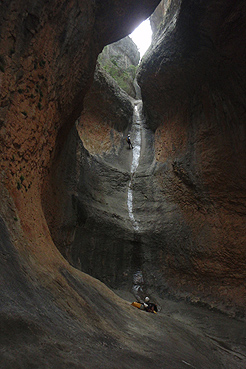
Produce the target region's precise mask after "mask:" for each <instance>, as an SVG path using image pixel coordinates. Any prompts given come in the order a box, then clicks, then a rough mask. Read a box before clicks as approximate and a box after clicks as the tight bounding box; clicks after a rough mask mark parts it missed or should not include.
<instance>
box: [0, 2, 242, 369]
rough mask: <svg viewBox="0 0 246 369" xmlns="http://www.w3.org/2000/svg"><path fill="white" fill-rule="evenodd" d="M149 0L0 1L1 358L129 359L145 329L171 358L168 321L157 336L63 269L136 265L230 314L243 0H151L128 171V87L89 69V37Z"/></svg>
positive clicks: (234, 304)
mask: <svg viewBox="0 0 246 369" xmlns="http://www.w3.org/2000/svg"><path fill="white" fill-rule="evenodd" d="M158 3H159V1H153V0H152V1H150V0H144V1H143V0H142V1H136V0H135V1H133V2H129V1H126V2H122V1H119V0H115V1H113V0H111V1H110V0H109V1H106V2H102V1H90V0H87V1H79V2H77V1H73V0H71V1H63V0H62V1H58V0H53V1H49V2H47V1H44V0H37V1H34V2H33V1H19V2H15V1H1V3H0V7H1V8H0V37H1V39H0V40H1V44H0V87H1V102H0V144H1V146H0V154H1V184H0V193H1V203H0V212H1V221H0V230H1V232H0V250H1V258H0V263H1V312H0V319H1V324H0V327H1V344H2V345H1V357H0V358H1V365H2V366H3V367H4V366H5V368H9V367H11V368H14V367H16V368H17V367H28V366H31V367H39V368H40V367H53V365H54V362H55V363H56V364H55V365H56V367H57V368H68V367H73V368H74V367H75V368H81V367H82V366H84V367H90V365H91V367H94V368H97V367H100V365H101V366H102V365H103V367H105V368H111V367H112V360H113V358H114V359H115V358H118V357H119V353H120V359H121V363H122V365H124V364H125V366H126V367H127V365H128V367H129V365H131V364H132V365H131V366H135V367H139V368H140V367H143V366H144V365H146V363H153V361H152V359H151V356H152V352H153V350H154V348H153V347H158V350H160V349H159V347H160V342H159V336H161V337H162V341H161V342H162V343H161V345H162V346H161V348H162V350H161V354H160V353H159V352H158V353H157V351H155V353H156V357H157V359H156V360H157V361H156V362H157V363H158V365H159V367H162V365H163V356H160V355H165V352H166V348H167V345H168V344H169V342H171V341H172V344H170V347H169V351H168V352H169V353H172V355H171V354H170V357H171V358H167V361H166V362H167V363H168V364H167V365H169V367H171V366H172V360H175V363H176V364H175V365H173V367H177V368H179V367H180V362H181V359H180V357H179V356H177V357H175V358H174V359H173V357H174V356H175V355H176V354H175V353H174V352H175V350H174V349H173V348H174V347H176V342H177V338H176V337H179V334H177V332H176V333H175V339H174V338H173V340H171V339H168V340H167V338H166V337H167V336H168V335H167V332H166V331H165V332H164V333H163V332H162V328H163V327H164V323H163V325H160V324H159V322H158V321H156V322H155V321H154V320H147V318H146V317H143V316H142V315H137V314H135V313H134V312H132V310H130V309H131V308H130V306H129V304H128V303H126V302H125V301H123V300H121V299H120V298H119V297H117V296H116V295H115V294H113V293H112V292H111V291H110V290H109V289H108V288H107V287H106V286H105V285H103V284H102V283H101V282H100V281H99V280H96V279H94V278H92V277H90V276H89V275H87V274H84V273H82V272H81V271H79V270H78V269H81V270H82V271H86V272H88V273H90V274H91V275H92V276H94V277H97V278H98V279H100V280H101V281H103V282H106V283H107V285H108V286H110V287H113V288H116V289H118V288H120V289H123V288H124V289H125V290H126V291H128V290H129V289H131V287H132V283H133V282H134V281H133V277H134V273H136V272H141V273H142V275H143V278H144V287H145V289H146V291H147V292H148V293H149V292H150V294H153V295H155V296H162V297H163V296H171V297H175V298H180V297H181V298H184V299H186V300H188V301H191V302H194V303H199V304H208V305H209V306H210V307H215V308H219V309H221V310H223V311H225V312H228V313H230V314H232V315H234V316H237V317H239V318H243V317H244V316H245V259H246V258H245V179H246V173H245V170H246V168H245V156H246V155H245V111H246V109H245V88H244V86H245V60H246V59H245V32H246V31H245V14H246V9H245V4H244V2H243V1H240V0H238V1H232V0H231V1H228V0H226V1H225V0H224V1H222V0H220V1H215V0H209V1H200V2H197V1H192V0H184V1H175V0H174V1H171V2H165V4H166V5H168V7H167V8H166V13H165V14H164V20H163V22H162V24H161V27H159V30H157V33H156V36H155V43H154V44H153V45H152V48H151V50H150V51H149V52H148V54H147V55H146V56H145V58H144V60H143V62H142V66H141V70H140V72H139V75H138V81H139V84H140V86H141V88H142V97H143V103H144V114H145V115H144V116H143V117H142V119H141V155H140V163H139V166H138V168H137V170H136V171H135V172H134V175H133V174H132V173H131V162H132V155H133V151H132V150H129V149H128V148H127V146H126V141H125V135H126V134H127V133H128V132H129V131H130V130H131V128H132V123H133V122H132V113H133V111H134V109H133V108H134V107H133V105H134V103H135V102H134V101H133V100H132V99H131V98H129V96H127V95H126V94H124V92H122V91H121V90H120V89H119V87H118V86H117V85H115V83H114V82H113V81H112V80H110V79H109V77H108V76H106V75H105V74H104V72H103V71H101V70H100V68H98V69H97V70H96V75H95V78H94V70H95V66H96V60H97V56H98V54H99V53H100V52H101V51H102V49H103V47H104V46H105V45H106V44H109V43H112V42H115V41H117V40H118V39H120V38H121V37H124V36H126V35H127V34H129V33H130V32H131V31H132V30H133V28H134V27H135V26H136V25H137V24H138V23H139V22H140V21H141V20H143V19H145V18H146V17H148V16H149V15H150V14H151V13H152V12H153V10H154V8H155V6H157V5H158ZM93 78H94V82H93ZM90 87H91V89H90ZM83 109H84V110H83ZM135 123H136V122H135ZM129 183H131V190H132V194H133V204H132V212H133V214H134V217H135V220H136V222H137V224H138V227H134V226H133V222H132V221H131V218H130V216H129V213H130V211H129V207H128V206H127V201H128V194H129V190H128V189H129ZM127 191H128V192H127ZM131 215H132V214H131ZM66 259H67V260H66ZM73 266H75V267H76V268H73ZM141 283H142V282H141ZM134 314H135V315H134ZM129 317H131V320H130V319H129ZM132 319H133V320H134V324H133V323H132ZM162 322H163V321H162ZM165 322H166V320H165ZM160 326H161V328H160ZM143 327H144V329H143ZM153 327H154V328H155V329H158V335H155V334H154V335H153ZM177 330H178V329H177ZM179 330H180V328H179ZM150 334H152V335H153V336H154V337H153V338H152V340H151V343H150V344H149V345H150V346H148V349H147V350H145V346H144V345H143V343H145V342H149V337H150ZM189 334H190V332H188V333H187V335H189ZM81 337H82V338H81ZM169 338H172V337H169ZM194 340H195V339H193V340H192V342H194ZM202 340H203V339H202ZM179 342H182V340H181V339H179ZM185 342H186V341H185ZM187 342H188V341H187ZM152 344H153V346H151V345H152ZM180 345H181V344H180ZM185 345H186V343H184V346H185ZM192 345H194V344H191V346H192ZM201 347H202V348H203V346H201ZM164 348H165V349H164ZM155 350H156V349H155ZM191 351H192V353H193V354H194V355H196V352H197V350H196V347H195V349H194V346H192V348H191ZM198 351H199V350H198ZM211 351H212V350H211V344H208V345H207V351H206V352H207V353H208V356H209V358H210V352H211ZM131 355H132V356H131ZM173 355H174V356H173ZM181 357H182V356H181ZM188 357H189V356H188ZM201 357H202V354H201V355H200V358H197V363H201V362H203V363H205V364H204V366H203V367H204V368H210V367H211V366H210V362H215V365H216V368H219V367H224V366H223V364H221V360H220V359H218V360H217V359H215V358H214V354H211V360H212V359H215V361H213V360H212V361H210V360H209V359H207V358H206V357H202V361H199V360H198V359H201ZM129 358H130V359H129ZM185 359H186V358H185ZM129 360H130V362H131V364H129ZM146 360H147V361H146ZM186 360H187V359H186ZM2 363H3V364H2ZM217 363H219V364H218V365H217ZM199 365H200V364H199ZM157 367H158V366H157ZM232 367H233V365H232V366H231V368H232ZM234 367H235V366H234Z"/></svg>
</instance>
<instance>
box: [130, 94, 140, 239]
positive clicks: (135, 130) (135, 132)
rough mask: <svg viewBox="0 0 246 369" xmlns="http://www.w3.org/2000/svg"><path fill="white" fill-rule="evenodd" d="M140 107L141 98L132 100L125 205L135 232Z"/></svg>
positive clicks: (136, 226)
mask: <svg viewBox="0 0 246 369" xmlns="http://www.w3.org/2000/svg"><path fill="white" fill-rule="evenodd" d="M141 107H142V100H136V101H135V102H134V112H133V125H132V130H131V139H132V144H133V150H132V164H131V179H130V182H129V185H128V194H127V207H128V214H129V218H130V221H131V223H132V226H133V230H134V231H135V232H139V223H138V221H137V220H136V219H135V216H134V213H133V188H132V181H133V177H134V174H135V172H136V170H137V168H138V165H139V160H140V153H141V114H140V111H141Z"/></svg>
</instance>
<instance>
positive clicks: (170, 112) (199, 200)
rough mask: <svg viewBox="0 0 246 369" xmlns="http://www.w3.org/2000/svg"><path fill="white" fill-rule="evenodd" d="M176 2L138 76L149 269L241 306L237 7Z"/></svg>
mask: <svg viewBox="0 0 246 369" xmlns="http://www.w3.org/2000/svg"><path fill="white" fill-rule="evenodd" d="M174 3H176V7H175V6H174V7H173V8H171V12H169V18H168V19H166V23H165V24H164V26H163V28H162V30H161V32H160V33H159V34H158V39H157V40H156V43H155V44H154V45H153V46H152V53H149V54H148V56H146V58H145V59H144V61H143V63H142V65H141V70H140V73H139V76H138V81H139V84H140V85H141V88H142V96H143V100H144V107H145V111H146V116H147V124H148V125H149V127H150V128H151V129H152V130H153V131H154V132H155V143H154V148H155V149H154V150H155V160H154V162H155V163H156V165H157V167H156V171H155V174H154V176H153V178H154V179H153V183H154V184H153V188H155V196H154V200H153V203H154V204H159V212H158V213H159V224H158V226H157V227H156V225H154V226H153V227H152V229H153V236H154V235H155V236H156V243H154V244H155V245H156V246H153V250H152V251H150V258H149V261H150V268H151V262H153V260H156V261H157V260H158V261H157V264H158V266H157V267H156V270H159V271H160V272H161V275H162V278H164V280H165V279H166V281H168V280H170V281H173V283H174V284H175V285H176V286H179V288H180V291H183V293H184V295H185V294H186V293H187V292H188V293H190V292H191V290H193V293H194V291H197V295H198V296H202V297H205V300H206V299H207V300H208V301H211V302H212V303H213V302H214V301H217V302H219V301H220V302H221V301H224V302H225V301H227V302H226V304H227V303H228V304H229V305H232V306H233V305H234V304H238V305H239V306H241V310H243V305H244V299H245V286H244V283H243V280H244V279H245V268H244V264H245V256H246V255H245V241H246V240H245V230H246V228H245V227H246V223H245V212H246V206H245V205H246V198H245V188H244V187H245V186H244V184H245V180H246V171H245V169H246V168H245V159H246V151H245V147H246V145H245V129H246V125H245V122H246V119H245V92H244V90H243V87H242V86H243V84H244V83H245V78H246V75H245V48H244V47H242V45H243V43H244V41H243V40H244V39H245V32H246V30H245V5H244V4H243V2H237V3H234V2H232V1H229V2H228V1H219V2H213V1H209V2H206V3H205V2H201V3H199V4H197V3H196V2H193V1H183V2H181V3H180V6H178V7H177V4H178V2H174ZM174 5H175V4H174ZM169 10H170V9H169ZM153 188H152V187H151V190H150V192H149V193H151V194H152V193H153ZM147 196H148V195H147ZM142 211H143V209H142ZM141 216H142V217H143V215H141ZM152 245H153V243H152ZM157 254H158V257H157V258H156V255H157ZM154 274H155V273H154ZM159 279H160V275H158V280H159ZM167 284H168V283H167ZM163 286H164V284H163ZM228 301H230V302H228ZM232 301H233V302H232ZM240 314H241V313H240V309H239V315H240Z"/></svg>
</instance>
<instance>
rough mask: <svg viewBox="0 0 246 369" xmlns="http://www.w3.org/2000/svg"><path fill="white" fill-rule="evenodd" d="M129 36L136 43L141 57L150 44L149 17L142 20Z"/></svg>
mask: <svg viewBox="0 0 246 369" xmlns="http://www.w3.org/2000/svg"><path fill="white" fill-rule="evenodd" d="M129 36H130V37H131V39H132V40H133V41H134V42H135V44H136V45H137V47H138V49H139V52H140V59H141V58H142V57H143V55H144V54H145V52H146V51H147V49H148V48H149V46H150V44H151V39H152V30H151V27H150V21H149V19H146V20H145V21H144V22H142V23H141V24H140V25H139V26H138V27H137V28H136V29H135V30H134V31H133V32H132V33H131V34H130V35H129Z"/></svg>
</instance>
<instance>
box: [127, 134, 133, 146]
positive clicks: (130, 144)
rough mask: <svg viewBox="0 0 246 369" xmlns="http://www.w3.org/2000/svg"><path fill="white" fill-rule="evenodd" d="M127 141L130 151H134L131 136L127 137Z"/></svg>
mask: <svg viewBox="0 0 246 369" xmlns="http://www.w3.org/2000/svg"><path fill="white" fill-rule="evenodd" d="M126 141H127V143H128V145H129V149H131V148H132V149H133V146H132V143H131V139H130V135H127V138H126Z"/></svg>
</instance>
